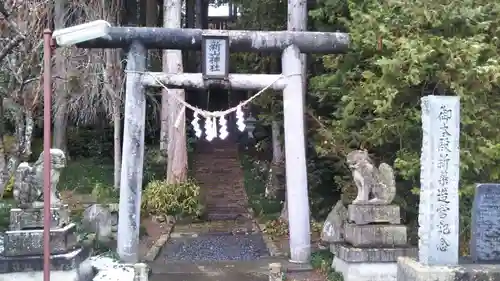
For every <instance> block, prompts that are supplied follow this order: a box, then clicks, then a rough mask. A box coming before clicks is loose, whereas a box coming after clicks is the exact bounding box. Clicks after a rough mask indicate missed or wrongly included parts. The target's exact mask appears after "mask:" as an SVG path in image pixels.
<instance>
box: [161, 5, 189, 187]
mask: <svg viewBox="0 0 500 281" xmlns="http://www.w3.org/2000/svg"><path fill="white" fill-rule="evenodd" d="M165 3H166V4H164V7H163V8H164V13H163V15H164V19H163V20H164V26H165V27H170V28H180V27H181V9H182V0H169V1H165ZM163 59H164V60H166V61H164V63H166V68H164V71H165V72H167V73H182V72H183V66H182V52H181V51H180V50H166V51H165V52H164V58H163ZM164 66H165V65H164ZM166 94H168V96H167V102H168V113H169V116H168V121H169V122H168V132H167V134H168V138H169V139H168V143H167V159H168V162H167V182H168V183H178V182H182V181H185V180H186V179H187V147H186V120H185V118H186V116H185V111H184V106H183V105H182V104H181V103H180V102H178V101H177V99H176V98H178V99H180V100H185V93H184V90H181V89H175V90H168V93H166V92H164V93H163V95H164V96H165V95H166ZM175 97H176V98H175ZM162 102H163V97H162ZM162 106H163V105H162ZM162 111H163V108H162ZM162 122H163V120H162Z"/></svg>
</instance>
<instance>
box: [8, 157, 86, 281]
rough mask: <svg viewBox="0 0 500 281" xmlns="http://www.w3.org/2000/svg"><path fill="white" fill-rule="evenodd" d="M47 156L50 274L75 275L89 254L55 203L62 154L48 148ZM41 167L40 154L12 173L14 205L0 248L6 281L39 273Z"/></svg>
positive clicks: (62, 207) (65, 213) (65, 210)
mask: <svg viewBox="0 0 500 281" xmlns="http://www.w3.org/2000/svg"><path fill="white" fill-rule="evenodd" d="M50 156H51V162H52V163H51V164H52V169H51V176H52V177H51V199H52V200H51V203H53V204H52V206H51V208H50V210H51V217H50V250H51V258H50V266H51V272H68V273H70V272H72V271H74V272H77V271H78V270H77V269H78V268H79V265H80V264H81V262H82V261H83V260H85V259H87V258H88V257H89V255H90V251H89V249H84V248H83V247H80V246H79V244H78V243H77V236H76V225H75V224H74V223H71V222H70V219H69V210H68V208H67V206H66V205H63V204H61V202H60V200H59V196H58V192H57V183H58V181H59V175H60V172H61V170H62V169H63V168H64V166H65V164H66V158H65V156H64V153H63V152H62V151H61V150H59V149H51V150H50ZM42 168H43V152H42V155H40V158H39V159H38V161H37V162H35V163H34V164H33V165H30V164H28V163H22V164H21V165H19V168H18V169H17V170H16V174H15V182H14V198H15V199H16V201H17V205H18V206H17V207H16V208H12V209H11V210H10V225H9V230H8V231H6V232H4V233H3V247H1V248H0V249H1V250H0V277H1V278H4V279H7V278H10V275H11V274H14V275H15V274H17V275H15V276H18V277H19V278H21V279H22V276H21V275H22V273H24V272H37V271H39V272H41V271H42V270H43V246H44V241H43V240H44V239H43V229H44V224H43V222H44V213H43V202H42V200H43V173H42ZM19 274H21V275H19ZM30 274H31V273H30ZM14 275H13V276H14ZM61 276H72V275H71V274H63V275H61ZM75 276H76V275H75ZM1 278H0V279H1ZM75 278H76V277H75ZM4 279H1V280H4ZM65 279H66V278H65ZM75 280H77V279H75ZM66 281H73V280H66Z"/></svg>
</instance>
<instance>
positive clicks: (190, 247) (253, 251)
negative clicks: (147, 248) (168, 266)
mask: <svg viewBox="0 0 500 281" xmlns="http://www.w3.org/2000/svg"><path fill="white" fill-rule="evenodd" d="M160 256H161V257H162V258H163V259H164V260H165V262H176V261H177V262H179V261H186V262H193V261H228V260H247V261H248V260H257V259H259V258H261V257H264V256H268V252H267V248H266V245H265V243H264V241H263V240H262V236H261V234H250V235H202V236H198V237H196V238H180V239H171V240H170V241H168V242H167V244H166V245H165V246H164V247H163V249H162V250H161V253H160Z"/></svg>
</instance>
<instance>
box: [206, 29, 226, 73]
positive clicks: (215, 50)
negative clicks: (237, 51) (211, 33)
mask: <svg viewBox="0 0 500 281" xmlns="http://www.w3.org/2000/svg"><path fill="white" fill-rule="evenodd" d="M203 48H204V49H203V61H204V63H203V67H204V69H203V74H204V76H205V77H206V78H227V74H228V73H229V70H228V69H227V68H228V66H229V63H228V62H229V57H228V56H229V50H228V44H227V39H226V38H223V37H220V38H215V37H214V38H205V43H204V44H203Z"/></svg>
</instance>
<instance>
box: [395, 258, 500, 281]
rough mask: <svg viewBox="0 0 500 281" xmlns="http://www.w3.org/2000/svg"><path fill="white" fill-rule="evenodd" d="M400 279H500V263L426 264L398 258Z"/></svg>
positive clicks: (411, 259) (469, 280)
mask: <svg viewBox="0 0 500 281" xmlns="http://www.w3.org/2000/svg"><path fill="white" fill-rule="evenodd" d="M397 267H398V271H397V272H398V273H397V278H398V279H397V280H398V281H485V280H488V281H500V264H476V263H472V261H471V260H464V259H462V260H460V261H459V264H458V265H449V266H446V265H424V264H422V263H420V262H418V261H416V260H415V259H413V258H409V257H400V258H398V263H397Z"/></svg>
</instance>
